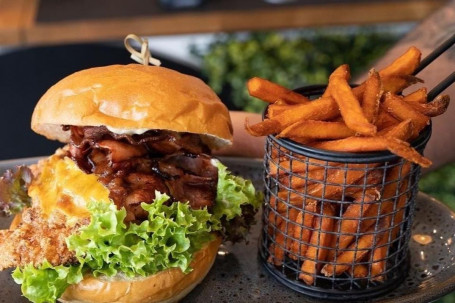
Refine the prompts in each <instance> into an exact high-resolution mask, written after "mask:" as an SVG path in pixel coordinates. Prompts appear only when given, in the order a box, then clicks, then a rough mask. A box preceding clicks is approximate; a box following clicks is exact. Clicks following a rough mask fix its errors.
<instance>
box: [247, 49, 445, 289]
mask: <svg viewBox="0 0 455 303" xmlns="http://www.w3.org/2000/svg"><path fill="white" fill-rule="evenodd" d="M420 58H421V53H420V51H419V50H418V49H417V48H415V47H411V48H410V49H409V50H407V51H406V52H405V53H404V54H403V55H402V56H400V57H399V58H398V59H396V60H395V61H394V62H393V63H392V64H391V65H389V66H387V67H386V68H384V69H382V70H380V71H379V72H377V71H375V70H374V69H373V70H371V71H370V73H369V76H368V79H367V80H366V81H364V82H363V83H361V84H360V85H358V86H355V87H351V86H350V85H349V80H350V72H349V67H348V66H347V65H342V66H340V67H338V68H337V69H336V70H335V71H334V72H333V73H332V74H331V76H330V78H329V83H328V85H327V88H326V89H325V91H324V92H323V94H322V95H321V96H320V97H319V98H317V99H314V100H309V99H308V98H307V97H305V96H303V95H300V94H298V93H296V92H294V91H292V90H289V89H287V88H284V87H282V86H280V85H278V84H275V83H272V82H269V81H267V80H264V79H260V78H253V79H251V80H250V81H249V82H248V89H249V92H250V94H251V95H252V96H254V97H257V98H260V99H262V100H264V101H265V102H268V103H270V104H269V106H268V111H267V114H266V118H265V119H264V120H263V121H262V122H260V123H258V124H255V125H249V124H248V122H247V121H246V123H245V127H246V129H247V131H248V132H249V133H250V134H251V135H253V136H265V135H275V137H276V138H288V139H291V140H293V141H295V142H298V143H300V144H303V145H306V146H311V147H314V148H318V149H326V150H331V151H339V152H350V153H352V152H371V151H383V150H388V151H390V152H391V153H393V154H395V155H397V156H399V157H400V158H399V160H396V161H392V162H386V163H368V164H355V163H343V162H330V161H323V160H320V159H314V158H310V157H306V156H305V155H300V154H298V153H292V152H289V151H288V150H286V148H284V147H282V146H279V145H276V144H278V143H276V142H278V141H279V140H278V141H276V140H275V141H273V142H275V143H273V144H272V143H270V142H272V141H270V140H269V139H268V144H271V145H274V144H275V146H272V147H270V146H269V148H268V151H267V153H266V159H267V160H268V163H267V174H268V180H269V181H268V182H269V184H268V185H267V186H266V187H268V190H269V191H270V193H269V195H268V198H269V199H268V201H267V204H266V207H265V209H264V216H265V218H266V223H267V224H268V227H266V230H267V232H266V233H267V235H266V236H267V239H268V240H267V241H266V243H268V244H267V245H268V255H269V257H268V262H270V263H272V264H274V265H276V266H280V265H282V264H283V263H285V262H286V260H287V258H290V259H292V260H295V261H297V262H296V264H298V265H299V271H298V277H299V279H301V280H302V281H304V282H305V283H306V284H308V285H314V283H316V278H318V277H328V278H332V279H333V278H337V279H338V280H339V277H340V276H342V275H344V276H345V277H350V279H351V281H352V278H356V279H368V280H369V281H384V280H385V279H387V273H388V272H389V269H390V268H391V267H392V268H395V267H396V264H393V261H390V260H392V259H394V260H395V261H401V260H400V258H398V257H397V256H396V255H397V254H398V253H400V254H401V255H402V256H401V257H402V258H405V255H406V253H405V251H406V247H404V246H406V243H407V240H406V239H407V236H406V235H407V234H408V233H406V230H405V229H409V228H410V226H409V225H410V224H408V219H409V217H410V216H411V214H410V212H409V211H408V209H409V205H410V204H411V203H412V201H413V199H414V193H415V191H414V190H413V189H415V188H416V186H417V185H416V183H417V180H418V176H416V175H417V174H418V173H419V172H420V169H419V168H418V166H417V165H420V166H422V167H428V166H430V165H431V161H430V160H429V159H427V158H425V157H424V156H423V155H421V154H420V153H419V152H418V151H417V150H415V149H414V147H413V146H412V145H411V144H410V142H413V140H415V139H416V138H417V137H419V135H420V134H421V132H422V130H424V129H425V128H426V127H427V126H428V125H429V123H430V118H431V117H434V116H438V115H440V114H442V113H444V112H445V111H446V110H447V107H448V105H449V101H450V98H449V97H448V96H447V95H441V96H438V97H437V98H435V99H434V100H427V90H426V88H420V89H417V90H415V91H414V92H412V93H409V94H406V95H403V94H402V91H403V90H404V89H405V88H407V87H409V86H410V85H412V84H415V83H418V82H423V81H422V80H420V79H419V78H417V77H415V76H413V72H414V70H415V69H416V68H417V67H418V65H419V63H420ZM427 101H430V102H427ZM270 180H272V181H273V182H270ZM397 250H400V251H397ZM403 251H404V252H403Z"/></svg>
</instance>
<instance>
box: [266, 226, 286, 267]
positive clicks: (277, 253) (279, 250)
mask: <svg viewBox="0 0 455 303" xmlns="http://www.w3.org/2000/svg"><path fill="white" fill-rule="evenodd" d="M277 227H278V229H277V230H275V232H274V234H275V242H274V243H272V244H270V247H269V252H270V256H269V258H268V260H267V261H268V262H269V263H273V264H274V265H276V266H280V265H281V264H283V261H284V253H285V248H286V244H285V243H284V235H285V231H286V222H285V221H284V220H282V221H281V222H280V224H279V225H277Z"/></svg>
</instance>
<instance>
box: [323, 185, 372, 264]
mask: <svg viewBox="0 0 455 303" xmlns="http://www.w3.org/2000/svg"><path fill="white" fill-rule="evenodd" d="M352 196H353V198H354V202H353V203H352V204H350V205H349V206H348V207H347V208H346V210H345V211H344V213H343V216H342V219H341V223H339V224H340V230H339V232H340V235H339V237H338V239H336V237H334V239H333V241H336V242H337V245H336V247H337V248H338V250H331V251H330V252H329V256H328V258H327V260H334V259H335V254H339V253H340V252H342V251H343V250H344V249H345V248H346V247H348V246H349V244H351V242H352V241H353V240H354V235H350V234H354V233H356V232H358V229H359V225H360V222H361V220H362V218H364V217H365V214H366V213H367V211H368V209H369V208H370V207H371V206H372V205H374V204H375V203H372V202H374V201H376V200H378V199H379V198H380V193H379V191H378V190H377V189H376V188H368V189H366V190H365V193H364V192H363V190H359V191H357V192H356V193H354V194H353V195H352ZM365 202H366V203H365Z"/></svg>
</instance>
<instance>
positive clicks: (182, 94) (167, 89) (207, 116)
mask: <svg viewBox="0 0 455 303" xmlns="http://www.w3.org/2000/svg"><path fill="white" fill-rule="evenodd" d="M31 124H32V125H31V126H32V129H33V130H34V131H35V132H37V133H38V134H41V135H44V136H46V137H47V138H49V139H52V140H59V141H61V142H68V140H69V132H65V131H63V130H62V127H61V126H62V125H75V126H101V125H104V126H106V127H107V128H108V129H109V130H110V131H112V132H114V133H123V134H140V133H144V132H145V131H147V130H151V129H160V130H170V131H176V132H189V133H195V134H201V135H202V138H203V139H204V141H205V142H206V143H207V144H208V145H209V146H210V147H211V148H213V149H216V148H220V147H223V146H226V145H229V144H231V142H232V125H231V120H230V117H229V111H228V109H227V108H226V106H225V105H224V104H223V103H222V102H221V101H220V99H219V98H218V96H217V95H216V94H215V93H214V92H213V91H212V89H210V87H209V86H207V85H206V84H205V83H204V82H203V81H201V80H200V79H198V78H195V77H192V76H189V75H185V74H182V73H179V72H177V71H174V70H171V69H167V68H163V67H156V66H144V65H139V64H129V65H110V66H104V67H95V68H90V69H86V70H82V71H79V72H76V73H74V74H72V75H70V76H68V77H66V78H64V79H62V80H60V81H59V82H58V83H57V84H55V85H54V86H52V87H51V88H50V89H49V90H48V91H47V92H46V93H45V94H44V95H43V96H42V97H41V99H40V100H39V102H38V104H37V105H36V107H35V110H34V112H33V115H32V123H31Z"/></svg>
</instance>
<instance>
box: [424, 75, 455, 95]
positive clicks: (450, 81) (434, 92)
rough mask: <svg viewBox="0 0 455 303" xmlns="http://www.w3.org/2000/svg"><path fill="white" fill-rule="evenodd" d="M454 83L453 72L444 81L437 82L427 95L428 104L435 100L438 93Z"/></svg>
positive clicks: (454, 76)
mask: <svg viewBox="0 0 455 303" xmlns="http://www.w3.org/2000/svg"><path fill="white" fill-rule="evenodd" d="M454 82H455V72H453V73H451V74H450V75H449V76H447V77H446V78H445V79H444V80H442V81H441V82H439V84H438V85H436V86H435V87H434V88H433V89H432V90H431V91H430V92H429V93H428V95H427V96H428V97H427V99H428V102H430V101H432V100H433V99H434V98H436V97H437V96H438V95H439V94H440V93H442V92H443V91H444V90H445V89H446V88H447V87H449V86H450V85H452V84H453V83H454Z"/></svg>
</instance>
